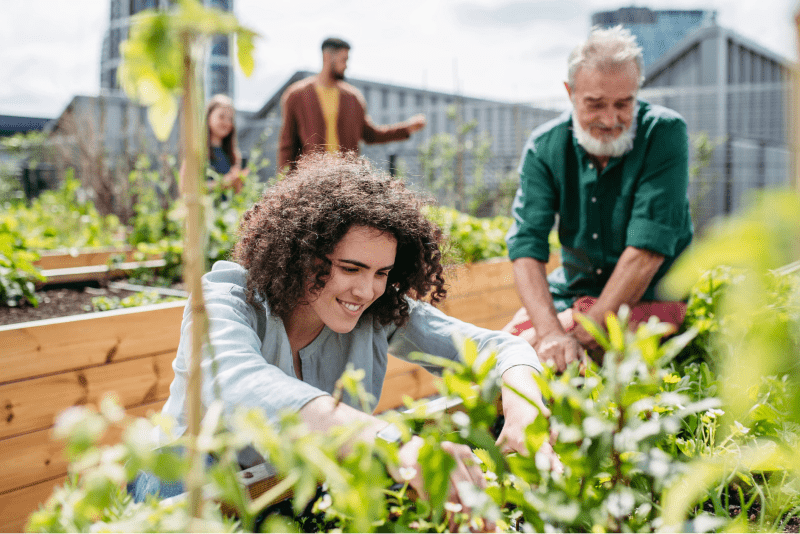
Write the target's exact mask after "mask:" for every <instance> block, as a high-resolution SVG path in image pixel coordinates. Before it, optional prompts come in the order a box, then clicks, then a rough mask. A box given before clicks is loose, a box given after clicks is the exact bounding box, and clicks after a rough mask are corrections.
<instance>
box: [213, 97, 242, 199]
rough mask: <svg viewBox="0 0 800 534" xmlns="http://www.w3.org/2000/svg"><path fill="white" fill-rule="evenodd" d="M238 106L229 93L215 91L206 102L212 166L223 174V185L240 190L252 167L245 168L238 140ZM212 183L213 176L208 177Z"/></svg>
mask: <svg viewBox="0 0 800 534" xmlns="http://www.w3.org/2000/svg"><path fill="white" fill-rule="evenodd" d="M235 117H236V110H235V109H234V108H233V101H232V100H231V99H230V98H229V97H227V96H225V95H214V96H213V97H211V100H209V101H208V105H207V106H206V126H207V127H208V163H209V167H210V168H211V169H213V170H214V171H215V172H216V173H217V174H219V175H220V177H221V178H220V185H221V186H222V188H223V189H233V192H234V193H238V192H239V191H240V190H241V189H242V184H243V182H242V179H243V178H244V177H246V176H247V173H248V169H244V170H242V155H241V154H240V153H239V149H238V148H237V143H236V125H235V124H234V119H235ZM208 182H209V184H208V185H209V186H214V185H216V184H215V183H214V182H215V180H214V179H213V178H209V179H208Z"/></svg>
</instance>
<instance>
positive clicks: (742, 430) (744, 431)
mask: <svg viewBox="0 0 800 534" xmlns="http://www.w3.org/2000/svg"><path fill="white" fill-rule="evenodd" d="M733 424H734V425H735V426H736V431H738V432H739V433H741V434H747V433H748V432H750V428H748V427H746V426H744V425H743V424H742V423H740V422H739V421H734V422H733Z"/></svg>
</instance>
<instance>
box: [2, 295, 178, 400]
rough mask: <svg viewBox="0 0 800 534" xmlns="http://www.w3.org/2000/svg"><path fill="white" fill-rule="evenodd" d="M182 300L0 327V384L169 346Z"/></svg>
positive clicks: (173, 341) (175, 338)
mask: <svg viewBox="0 0 800 534" xmlns="http://www.w3.org/2000/svg"><path fill="white" fill-rule="evenodd" d="M185 305H186V302H185V301H176V302H167V303H165V304H154V305H151V306H140V307H138V308H130V309H125V310H113V311H108V312H99V313H93V314H86V315H77V316H74V317H64V318H60V319H47V320H44V321H31V322H28V323H20V324H15V325H7V326H0V347H3V351H2V353H0V384H3V383H7V382H10V381H14V380H20V379H26V378H30V377H36V376H43V375H47V374H53V373H59V372H64V371H68V370H73V369H80V368H84V367H88V366H92V365H101V364H104V363H108V362H112V361H123V360H126V359H132V358H137V357H141V356H143V355H147V354H157V353H162V352H166V351H175V350H177V348H178V342H179V341H180V324H181V319H182V318H183V308H184V306H185Z"/></svg>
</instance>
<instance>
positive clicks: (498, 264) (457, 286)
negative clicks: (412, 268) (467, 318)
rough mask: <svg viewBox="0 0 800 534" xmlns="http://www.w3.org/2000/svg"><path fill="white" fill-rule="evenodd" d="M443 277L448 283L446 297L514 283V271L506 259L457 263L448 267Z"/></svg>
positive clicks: (483, 290)
mask: <svg viewBox="0 0 800 534" xmlns="http://www.w3.org/2000/svg"><path fill="white" fill-rule="evenodd" d="M445 279H446V280H447V283H448V284H449V285H450V287H449V289H448V299H449V298H450V297H451V296H452V297H461V296H465V295H468V294H470V293H477V292H487V291H492V290H494V289H497V288H499V287H508V286H513V285H514V272H513V270H512V268H511V262H510V261H508V260H507V259H503V260H489V261H485V262H480V263H473V264H466V265H459V266H457V267H455V268H453V269H448V271H447V272H446V273H445Z"/></svg>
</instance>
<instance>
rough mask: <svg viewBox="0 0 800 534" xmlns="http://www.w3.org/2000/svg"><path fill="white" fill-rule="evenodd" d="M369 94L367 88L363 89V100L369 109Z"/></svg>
mask: <svg viewBox="0 0 800 534" xmlns="http://www.w3.org/2000/svg"><path fill="white" fill-rule="evenodd" d="M369 94H370V90H369V87H364V100H366V102H367V107H369Z"/></svg>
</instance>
